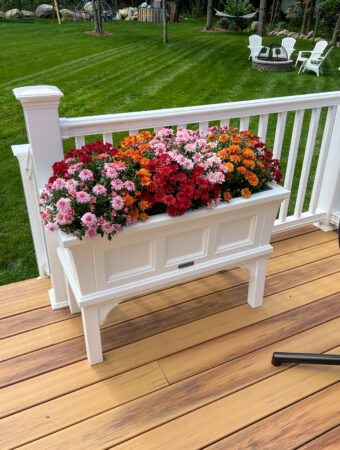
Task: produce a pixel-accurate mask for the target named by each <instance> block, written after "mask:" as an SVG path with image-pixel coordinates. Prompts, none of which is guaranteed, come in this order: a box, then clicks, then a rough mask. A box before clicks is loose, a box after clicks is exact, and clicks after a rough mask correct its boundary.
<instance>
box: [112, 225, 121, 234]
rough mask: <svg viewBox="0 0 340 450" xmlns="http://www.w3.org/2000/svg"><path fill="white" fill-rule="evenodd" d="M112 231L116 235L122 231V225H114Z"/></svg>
mask: <svg viewBox="0 0 340 450" xmlns="http://www.w3.org/2000/svg"><path fill="white" fill-rule="evenodd" d="M113 229H114V231H115V232H116V233H120V232H121V231H122V230H123V227H122V225H119V223H116V224H115V225H113Z"/></svg>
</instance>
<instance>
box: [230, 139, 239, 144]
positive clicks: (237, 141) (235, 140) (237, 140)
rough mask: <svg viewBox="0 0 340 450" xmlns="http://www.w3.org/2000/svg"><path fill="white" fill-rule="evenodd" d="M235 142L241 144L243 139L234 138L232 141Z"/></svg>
mask: <svg viewBox="0 0 340 450" xmlns="http://www.w3.org/2000/svg"><path fill="white" fill-rule="evenodd" d="M231 142H232V143H233V144H241V142H242V141H241V139H232V141H231Z"/></svg>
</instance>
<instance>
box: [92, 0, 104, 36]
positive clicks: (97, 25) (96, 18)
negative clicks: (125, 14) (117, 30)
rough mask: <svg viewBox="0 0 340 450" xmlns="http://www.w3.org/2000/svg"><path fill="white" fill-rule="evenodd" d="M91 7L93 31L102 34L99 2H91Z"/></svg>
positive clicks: (93, 0)
mask: <svg viewBox="0 0 340 450" xmlns="http://www.w3.org/2000/svg"><path fill="white" fill-rule="evenodd" d="M92 5H93V22H94V31H95V32H96V33H98V34H103V27H102V20H101V16H100V0H92Z"/></svg>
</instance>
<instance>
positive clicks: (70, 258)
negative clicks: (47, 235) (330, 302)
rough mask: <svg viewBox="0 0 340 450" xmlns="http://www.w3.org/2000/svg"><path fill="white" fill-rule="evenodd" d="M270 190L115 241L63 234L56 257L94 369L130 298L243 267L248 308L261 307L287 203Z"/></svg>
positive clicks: (163, 219)
mask: <svg viewBox="0 0 340 450" xmlns="http://www.w3.org/2000/svg"><path fill="white" fill-rule="evenodd" d="M270 186H271V189H269V190H266V191H263V192H261V193H258V194H254V195H253V196H252V197H251V198H249V199H244V198H237V199H233V200H232V201H231V202H230V203H221V204H220V205H218V206H217V207H216V208H214V209H207V208H205V209H200V210H197V211H191V212H189V213H187V214H185V215H183V216H180V217H170V216H168V215H167V214H161V215H158V216H154V217H151V218H150V219H149V220H148V221H147V222H145V223H137V224H135V225H130V226H129V227H126V228H125V229H124V230H123V232H122V233H120V234H118V235H116V236H115V237H114V238H113V239H112V240H111V241H109V240H107V239H105V238H102V237H97V238H95V239H92V240H90V239H84V240H83V241H80V240H78V239H77V238H75V237H73V236H71V235H67V234H65V233H62V232H60V231H59V232H58V237H59V244H60V245H59V248H58V254H59V258H60V261H61V264H62V266H63V268H64V272H65V276H66V279H67V284H68V291H69V296H70V299H69V302H70V305H71V306H72V310H73V311H78V310H79V309H80V310H81V312H82V319H83V326H84V334H85V341H86V346H87V353H88V358H89V361H90V364H96V363H98V362H101V361H102V360H103V356H102V350H101V345H100V325H101V324H102V323H103V322H104V320H105V318H106V316H107V314H108V313H109V311H110V310H111V309H112V308H114V307H115V306H117V304H118V303H119V302H121V301H123V300H126V299H128V298H131V297H135V296H137V295H142V294H146V293H148V292H152V291H155V290H157V289H163V288H166V287H170V286H172V285H176V284H179V283H182V282H185V281H189V280H193V279H195V278H200V277H202V276H205V275H209V274H211V273H214V272H216V271H218V270H222V269H226V268H228V267H234V266H242V267H245V268H246V269H247V270H248V271H249V274H250V282H249V291H248V303H249V304H250V305H251V306H252V307H257V306H260V305H261V304H262V301H263V291H264V281H265V270H266V263H267V257H268V254H269V253H271V252H272V247H271V246H270V245H269V241H270V236H271V232H272V227H273V223H274V220H275V217H276V214H277V211H278V208H279V206H280V204H281V201H282V200H284V199H286V198H287V197H288V195H289V191H287V190H286V189H284V188H283V187H281V186H278V185H276V184H271V185H270ZM98 343H99V344H98Z"/></svg>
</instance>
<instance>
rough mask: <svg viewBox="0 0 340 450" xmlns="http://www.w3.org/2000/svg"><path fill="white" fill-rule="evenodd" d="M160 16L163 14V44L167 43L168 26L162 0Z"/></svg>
mask: <svg viewBox="0 0 340 450" xmlns="http://www.w3.org/2000/svg"><path fill="white" fill-rule="evenodd" d="M162 8H163V11H162V14H163V42H164V44H167V43H168V26H167V17H166V0H162Z"/></svg>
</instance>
